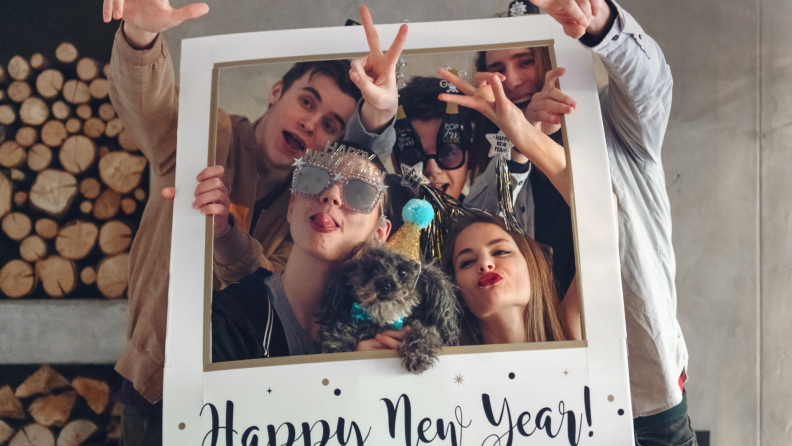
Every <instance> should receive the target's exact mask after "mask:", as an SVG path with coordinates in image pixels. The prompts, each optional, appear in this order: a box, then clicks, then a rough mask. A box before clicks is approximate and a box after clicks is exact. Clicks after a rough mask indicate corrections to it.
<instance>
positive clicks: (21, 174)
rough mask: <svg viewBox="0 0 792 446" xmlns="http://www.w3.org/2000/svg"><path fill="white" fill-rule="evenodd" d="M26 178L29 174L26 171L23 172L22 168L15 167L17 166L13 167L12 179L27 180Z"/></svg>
mask: <svg viewBox="0 0 792 446" xmlns="http://www.w3.org/2000/svg"><path fill="white" fill-rule="evenodd" d="M26 178H27V175H25V172H22V171H21V170H19V169H17V168H15V167H12V168H11V179H12V180H16V181H25V179H26Z"/></svg>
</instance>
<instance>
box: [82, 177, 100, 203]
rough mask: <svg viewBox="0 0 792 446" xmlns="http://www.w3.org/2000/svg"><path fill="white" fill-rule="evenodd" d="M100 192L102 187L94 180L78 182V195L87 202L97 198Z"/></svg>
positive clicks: (88, 179)
mask: <svg viewBox="0 0 792 446" xmlns="http://www.w3.org/2000/svg"><path fill="white" fill-rule="evenodd" d="M101 191H102V185H101V183H99V180H97V179H96V178H91V177H88V178H85V179H84V180H82V181H80V193H81V194H82V196H83V197H85V198H87V199H89V200H93V199H95V198H96V197H98V196H99V193H100V192H101Z"/></svg>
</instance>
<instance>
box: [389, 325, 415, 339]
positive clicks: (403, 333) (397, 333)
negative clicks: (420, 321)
mask: <svg viewBox="0 0 792 446" xmlns="http://www.w3.org/2000/svg"><path fill="white" fill-rule="evenodd" d="M411 331H412V327H410V326H409V325H408V326H406V327H404V328H402V329H401V330H386V331H383V332H382V334H383V335H385V336H390V337H392V338H394V339H398V340H400V341H403V340H405V339H407V336H408V335H409V334H410V332H411Z"/></svg>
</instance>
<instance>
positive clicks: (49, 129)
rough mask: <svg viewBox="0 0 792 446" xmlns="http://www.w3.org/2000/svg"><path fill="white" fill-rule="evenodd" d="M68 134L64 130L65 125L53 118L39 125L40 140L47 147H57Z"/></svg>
mask: <svg viewBox="0 0 792 446" xmlns="http://www.w3.org/2000/svg"><path fill="white" fill-rule="evenodd" d="M68 136H69V133H68V132H66V126H65V125H63V123H62V122H60V121H56V120H54V119H53V120H51V121H47V123H46V124H44V126H43V127H41V142H43V143H44V144H46V145H47V146H49V147H59V146H61V145H63V141H64V140H65V139H66V137H68ZM50 156H51V155H50ZM39 170H40V169H39Z"/></svg>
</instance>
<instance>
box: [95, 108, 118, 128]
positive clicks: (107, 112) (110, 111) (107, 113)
mask: <svg viewBox="0 0 792 446" xmlns="http://www.w3.org/2000/svg"><path fill="white" fill-rule="evenodd" d="M115 115H116V114H115V108H114V107H113V104H111V103H109V102H105V103H104V104H102V105H100V106H99V117H100V118H102V120H104V121H105V122H109V121H111V120H112V119H113V118H115ZM119 131H120V130H119Z"/></svg>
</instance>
